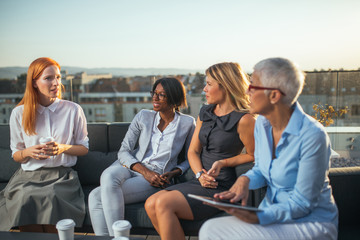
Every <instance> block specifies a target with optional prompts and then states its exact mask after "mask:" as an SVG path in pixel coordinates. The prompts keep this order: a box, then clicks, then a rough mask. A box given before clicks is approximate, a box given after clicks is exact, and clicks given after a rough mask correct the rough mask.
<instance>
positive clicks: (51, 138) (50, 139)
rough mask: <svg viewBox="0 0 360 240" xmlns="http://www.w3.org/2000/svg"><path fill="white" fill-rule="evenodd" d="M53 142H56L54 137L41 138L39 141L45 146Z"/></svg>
mask: <svg viewBox="0 0 360 240" xmlns="http://www.w3.org/2000/svg"><path fill="white" fill-rule="evenodd" d="M52 141H54V138H53V137H41V138H40V140H39V142H40V144H45V143H48V142H52Z"/></svg>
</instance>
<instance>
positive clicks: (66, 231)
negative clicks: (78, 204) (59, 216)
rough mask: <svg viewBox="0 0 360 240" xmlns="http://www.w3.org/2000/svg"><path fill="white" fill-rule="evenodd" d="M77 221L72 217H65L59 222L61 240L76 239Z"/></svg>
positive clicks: (58, 228) (57, 225)
mask: <svg viewBox="0 0 360 240" xmlns="http://www.w3.org/2000/svg"><path fill="white" fill-rule="evenodd" d="M74 227H75V222H74V220H72V219H63V220H60V221H58V222H57V224H56V229H57V230H58V234H59V239H60V240H74Z"/></svg>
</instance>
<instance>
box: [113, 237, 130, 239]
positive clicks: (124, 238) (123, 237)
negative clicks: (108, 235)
mask: <svg viewBox="0 0 360 240" xmlns="http://www.w3.org/2000/svg"><path fill="white" fill-rule="evenodd" d="M111 240H129V238H128V237H116V238H113V239H111Z"/></svg>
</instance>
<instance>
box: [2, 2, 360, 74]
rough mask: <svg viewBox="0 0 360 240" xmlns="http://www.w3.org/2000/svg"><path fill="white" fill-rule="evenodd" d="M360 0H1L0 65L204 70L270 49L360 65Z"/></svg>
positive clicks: (247, 66)
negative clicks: (49, 61) (40, 62)
mask: <svg viewBox="0 0 360 240" xmlns="http://www.w3.org/2000/svg"><path fill="white" fill-rule="evenodd" d="M359 12H360V1H356V0H342V1H341V0H332V1H325V0H317V1H310V0H305V1H281V0H277V1H265V0H258V1H235V0H225V1H212V0H207V1H205V0H198V1H191V0H183V1H166V0H154V1H144V0H133V1H113V0H107V1H96V0H89V1H83V0H78V1H70V0H64V1H53V0H51V1H45V0H33V1H26V0H11V1H10V0H2V1H0V34H1V38H0V52H1V55H0V67H11V66H22V67H27V66H28V65H29V64H30V63H31V61H33V60H34V59H36V58H38V57H42V56H48V57H52V58H54V59H55V60H56V61H58V62H59V63H60V65H62V66H74V67H86V68H186V69H206V68H207V67H208V66H210V65H212V64H215V63H217V62H223V61H235V62H239V63H240V65H242V66H243V68H244V70H245V71H247V72H251V69H252V67H253V65H254V64H255V63H256V62H258V61H259V60H261V59H264V58H268V57H278V56H279V57H286V58H289V59H291V60H293V61H295V62H297V63H298V64H299V65H300V67H301V68H302V69H303V70H306V71H311V70H313V69H318V70H319V69H329V68H330V69H340V68H343V69H346V70H352V69H358V68H360V48H359V46H358V45H359V44H358V43H359V42H360V32H359V31H358V30H356V29H357V28H358V26H359V25H360V18H359V17H358V13H359Z"/></svg>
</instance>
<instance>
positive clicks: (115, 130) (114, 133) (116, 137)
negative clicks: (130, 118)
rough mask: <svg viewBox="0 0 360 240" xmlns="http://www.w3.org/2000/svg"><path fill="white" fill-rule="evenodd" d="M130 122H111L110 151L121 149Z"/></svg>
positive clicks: (109, 127)
mask: <svg viewBox="0 0 360 240" xmlns="http://www.w3.org/2000/svg"><path fill="white" fill-rule="evenodd" d="M129 124H130V123H111V124H109V126H108V135H109V138H108V141H109V151H110V152H113V151H119V149H120V146H121V142H122V140H123V139H124V137H125V135H126V132H127V130H128V128H129Z"/></svg>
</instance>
